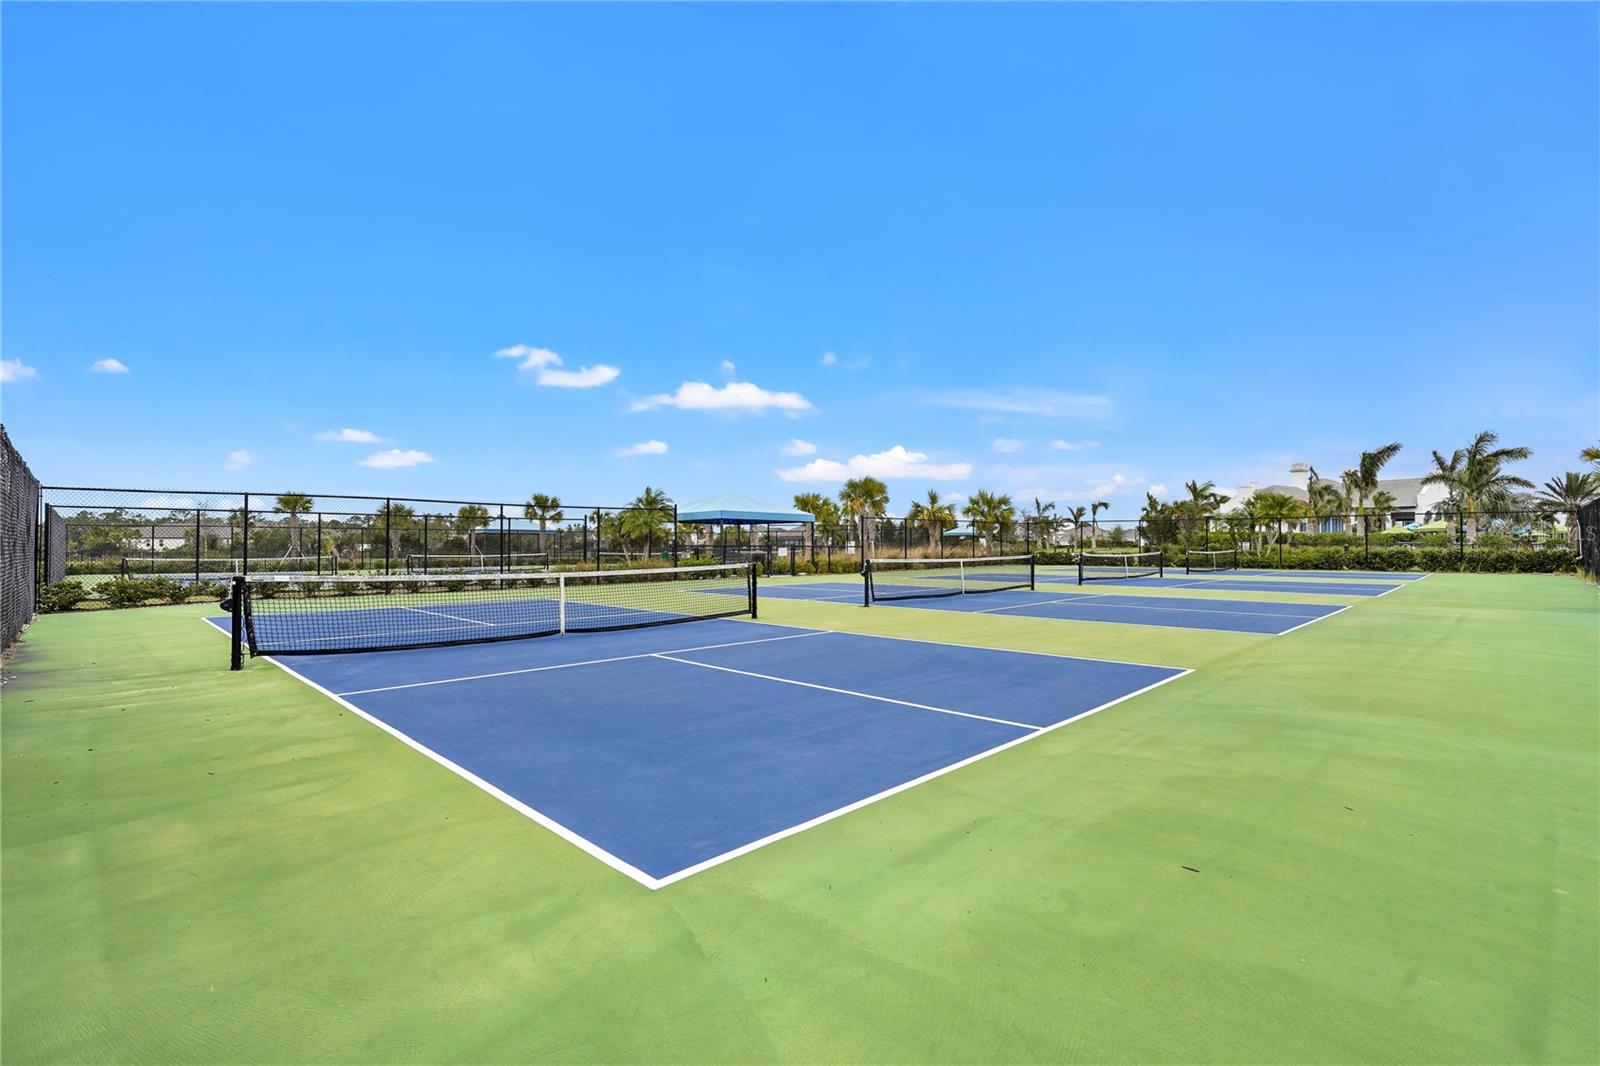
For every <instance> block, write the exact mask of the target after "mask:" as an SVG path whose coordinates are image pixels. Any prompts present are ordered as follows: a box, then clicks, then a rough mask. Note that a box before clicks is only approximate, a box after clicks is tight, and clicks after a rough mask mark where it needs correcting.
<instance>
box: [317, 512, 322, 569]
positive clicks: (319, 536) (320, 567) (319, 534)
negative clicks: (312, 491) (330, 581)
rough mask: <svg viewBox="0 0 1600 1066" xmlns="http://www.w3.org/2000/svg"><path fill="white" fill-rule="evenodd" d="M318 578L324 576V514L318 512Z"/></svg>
mask: <svg viewBox="0 0 1600 1066" xmlns="http://www.w3.org/2000/svg"><path fill="white" fill-rule="evenodd" d="M317 576H318V577H321V576H322V512H321V511H318V512H317Z"/></svg>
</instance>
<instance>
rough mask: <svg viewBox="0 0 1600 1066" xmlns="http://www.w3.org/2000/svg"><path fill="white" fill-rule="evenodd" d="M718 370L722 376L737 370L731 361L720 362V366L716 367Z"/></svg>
mask: <svg viewBox="0 0 1600 1066" xmlns="http://www.w3.org/2000/svg"><path fill="white" fill-rule="evenodd" d="M718 369H719V370H721V371H722V372H723V373H724V374H732V373H733V372H734V371H735V370H737V369H738V368H737V367H735V366H734V365H733V360H732V359H724V360H723V361H722V365H721V366H720V367H718Z"/></svg>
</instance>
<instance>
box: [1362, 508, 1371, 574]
mask: <svg viewBox="0 0 1600 1066" xmlns="http://www.w3.org/2000/svg"><path fill="white" fill-rule="evenodd" d="M1361 565H1362V566H1366V567H1370V566H1371V565H1372V516H1371V515H1369V514H1362V516H1361Z"/></svg>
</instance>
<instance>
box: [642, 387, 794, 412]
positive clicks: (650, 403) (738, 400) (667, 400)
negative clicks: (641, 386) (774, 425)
mask: <svg viewBox="0 0 1600 1066" xmlns="http://www.w3.org/2000/svg"><path fill="white" fill-rule="evenodd" d="M656 407H676V408H678V409H679V410H681V411H765V410H767V408H769V407H775V408H777V409H778V410H780V411H786V412H788V413H789V414H798V413H799V412H801V411H809V410H811V409H812V407H811V401H810V400H808V399H806V398H805V397H804V396H802V395H800V394H799V393H798V392H772V391H770V390H768V389H763V388H762V387H761V386H759V385H755V384H752V383H751V382H748V381H730V382H728V383H727V384H726V385H723V386H722V387H721V388H718V387H717V386H715V385H711V384H708V383H706V382H704V381H685V382H684V383H683V384H682V385H679V386H678V391H677V392H673V393H665V392H662V393H657V394H656V395H654V396H646V397H644V398H643V399H641V400H635V401H633V410H635V411H649V410H651V409H652V408H656Z"/></svg>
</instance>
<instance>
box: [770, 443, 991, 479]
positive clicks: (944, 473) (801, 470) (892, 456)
mask: <svg viewBox="0 0 1600 1066" xmlns="http://www.w3.org/2000/svg"><path fill="white" fill-rule="evenodd" d="M971 473H972V464H971V463H930V462H929V461H928V454H927V453H926V452H913V451H909V450H907V449H906V448H905V447H904V446H903V445H899V444H896V445H895V446H894V447H892V448H890V449H889V450H888V451H883V452H875V453H874V454H872V455H854V456H851V457H850V458H849V459H847V460H845V461H843V462H839V461H838V460H835V459H813V460H811V462H809V463H807V464H806V465H805V466H795V467H788V468H786V469H782V470H779V471H778V477H779V478H781V479H782V480H784V481H844V480H845V479H846V478H852V477H878V478H905V477H916V478H925V479H927V480H929V481H957V480H960V479H961V478H964V477H967V476H969V475H970V474H971Z"/></svg>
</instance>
